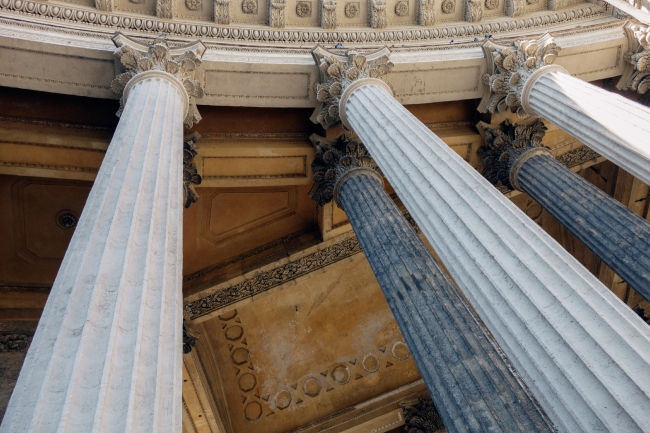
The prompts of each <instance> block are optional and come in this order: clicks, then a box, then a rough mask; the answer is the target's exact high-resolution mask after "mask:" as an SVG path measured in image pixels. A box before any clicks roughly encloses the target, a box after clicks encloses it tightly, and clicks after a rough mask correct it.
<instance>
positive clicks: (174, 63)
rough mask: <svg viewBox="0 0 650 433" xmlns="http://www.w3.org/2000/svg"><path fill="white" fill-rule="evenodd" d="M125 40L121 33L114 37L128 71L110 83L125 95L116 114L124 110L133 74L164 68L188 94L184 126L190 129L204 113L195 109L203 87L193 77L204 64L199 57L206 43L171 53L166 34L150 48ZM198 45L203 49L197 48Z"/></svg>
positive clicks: (112, 88)
mask: <svg viewBox="0 0 650 433" xmlns="http://www.w3.org/2000/svg"><path fill="white" fill-rule="evenodd" d="M125 39H126V38H125V37H124V36H122V35H118V36H116V37H115V38H114V39H113V40H114V41H115V44H116V45H117V46H118V47H119V48H118V49H117V50H116V51H115V55H116V56H117V57H118V58H119V59H120V61H121V62H122V65H124V67H125V68H126V72H124V73H123V74H120V75H118V76H117V77H115V79H114V80H113V82H112V83H111V90H113V92H115V93H117V94H118V95H122V98H121V99H120V109H119V110H118V112H117V113H116V114H117V116H118V117H119V116H120V115H121V114H122V110H123V109H124V102H125V101H124V95H123V92H124V88H125V87H126V85H127V83H128V82H129V81H130V80H131V79H132V78H133V77H135V76H136V75H137V74H139V73H142V72H146V71H163V72H167V73H168V74H171V75H173V76H174V77H176V78H178V80H179V81H180V82H181V83H182V84H183V87H184V88H185V90H186V91H187V94H188V96H189V107H188V110H187V115H186V116H185V120H184V124H185V127H187V128H191V127H192V125H194V124H195V123H197V122H199V121H200V120H201V115H200V114H199V111H198V109H197V108H196V98H202V97H203V88H202V87H201V85H200V83H199V81H198V80H195V79H194V72H195V70H196V67H197V66H198V65H200V64H201V59H200V58H199V56H200V55H202V54H203V51H204V50H205V47H204V46H203V44H200V43H199V45H197V44H194V45H193V46H192V48H193V49H190V50H187V51H184V52H182V53H179V55H175V56H172V54H171V50H170V48H169V45H168V44H167V40H166V39H165V38H164V37H163V36H161V37H158V38H156V40H154V41H153V43H152V44H151V45H150V46H148V47H147V46H145V45H143V44H139V43H137V42H135V41H130V43H129V45H127V44H126V43H125ZM197 46H200V47H202V48H195V47H197ZM134 47H135V48H134ZM145 49H146V51H145ZM176 51H178V49H176ZM197 54H198V55H197Z"/></svg>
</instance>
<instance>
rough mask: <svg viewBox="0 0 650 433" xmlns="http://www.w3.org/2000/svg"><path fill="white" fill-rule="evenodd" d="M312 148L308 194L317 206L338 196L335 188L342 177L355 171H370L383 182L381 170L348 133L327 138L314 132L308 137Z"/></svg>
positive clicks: (336, 198) (336, 200)
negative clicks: (312, 178)
mask: <svg viewBox="0 0 650 433" xmlns="http://www.w3.org/2000/svg"><path fill="white" fill-rule="evenodd" d="M309 139H310V140H311V142H312V143H313V144H314V147H315V148H316V157H315V159H314V162H313V163H312V164H311V167H312V169H313V171H314V186H313V187H312V188H311V191H309V197H311V199H312V200H314V201H315V202H316V203H317V204H318V205H319V206H324V205H325V204H327V203H329V202H330V201H332V200H334V201H335V203H336V204H338V205H339V207H340V206H341V204H340V202H339V200H338V189H339V188H340V186H341V185H342V181H344V180H345V179H347V178H348V177H349V176H352V175H354V174H357V173H366V174H368V173H369V174H371V175H372V176H374V177H376V178H377V179H378V180H379V182H380V183H382V184H383V180H382V176H381V172H380V171H379V168H378V167H377V164H375V161H374V160H373V159H372V157H371V156H370V154H369V153H368V150H366V148H365V147H364V146H363V144H361V143H360V142H359V141H357V140H355V139H353V138H352V137H351V136H350V135H341V136H340V137H338V138H337V139H335V140H327V139H326V138H324V137H321V136H319V135H316V134H312V135H311V137H309Z"/></svg>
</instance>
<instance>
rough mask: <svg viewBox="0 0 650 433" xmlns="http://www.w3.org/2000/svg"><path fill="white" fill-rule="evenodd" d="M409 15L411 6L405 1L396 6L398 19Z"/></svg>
mask: <svg viewBox="0 0 650 433" xmlns="http://www.w3.org/2000/svg"><path fill="white" fill-rule="evenodd" d="M408 13H409V4H408V3H407V2H405V1H403V0H402V1H399V2H397V4H396V5H395V15H397V16H398V17H405V16H407V15H408Z"/></svg>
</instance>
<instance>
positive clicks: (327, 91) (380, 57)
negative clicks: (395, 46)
mask: <svg viewBox="0 0 650 433" xmlns="http://www.w3.org/2000/svg"><path fill="white" fill-rule="evenodd" d="M312 56H314V60H315V61H316V64H317V65H318V69H319V70H320V83H318V84H317V85H316V98H317V99H318V102H319V104H318V106H317V107H316V110H315V111H314V114H313V115H312V118H311V120H312V121H313V122H314V123H320V124H321V125H322V126H323V128H325V129H327V128H329V127H330V126H332V125H334V124H335V123H336V122H338V121H340V120H341V118H340V116H339V103H340V102H341V96H343V92H344V91H345V89H346V88H347V87H348V86H350V84H352V83H353V82H355V81H357V80H360V79H363V78H376V79H379V80H382V81H384V82H385V78H386V75H387V74H388V73H389V72H390V70H391V69H392V68H393V64H392V63H391V62H390V60H389V57H390V50H389V49H388V48H386V47H384V48H382V49H379V50H377V51H374V52H372V53H369V54H360V53H358V52H356V51H348V52H347V53H346V54H345V55H343V56H341V55H337V54H334V53H331V52H329V51H327V50H326V49H324V48H322V47H320V46H319V47H316V49H315V50H314V51H312ZM386 84H388V83H386Z"/></svg>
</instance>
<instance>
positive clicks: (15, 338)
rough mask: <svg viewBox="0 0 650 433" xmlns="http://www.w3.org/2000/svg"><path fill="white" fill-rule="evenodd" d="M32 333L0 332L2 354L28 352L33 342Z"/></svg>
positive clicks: (0, 350) (0, 351)
mask: <svg viewBox="0 0 650 433" xmlns="http://www.w3.org/2000/svg"><path fill="white" fill-rule="evenodd" d="M32 336H33V335H32V333H31V332H21V331H3V332H0V353H5V352H26V351H27V348H28V347H29V344H30V343H31V342H32Z"/></svg>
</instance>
